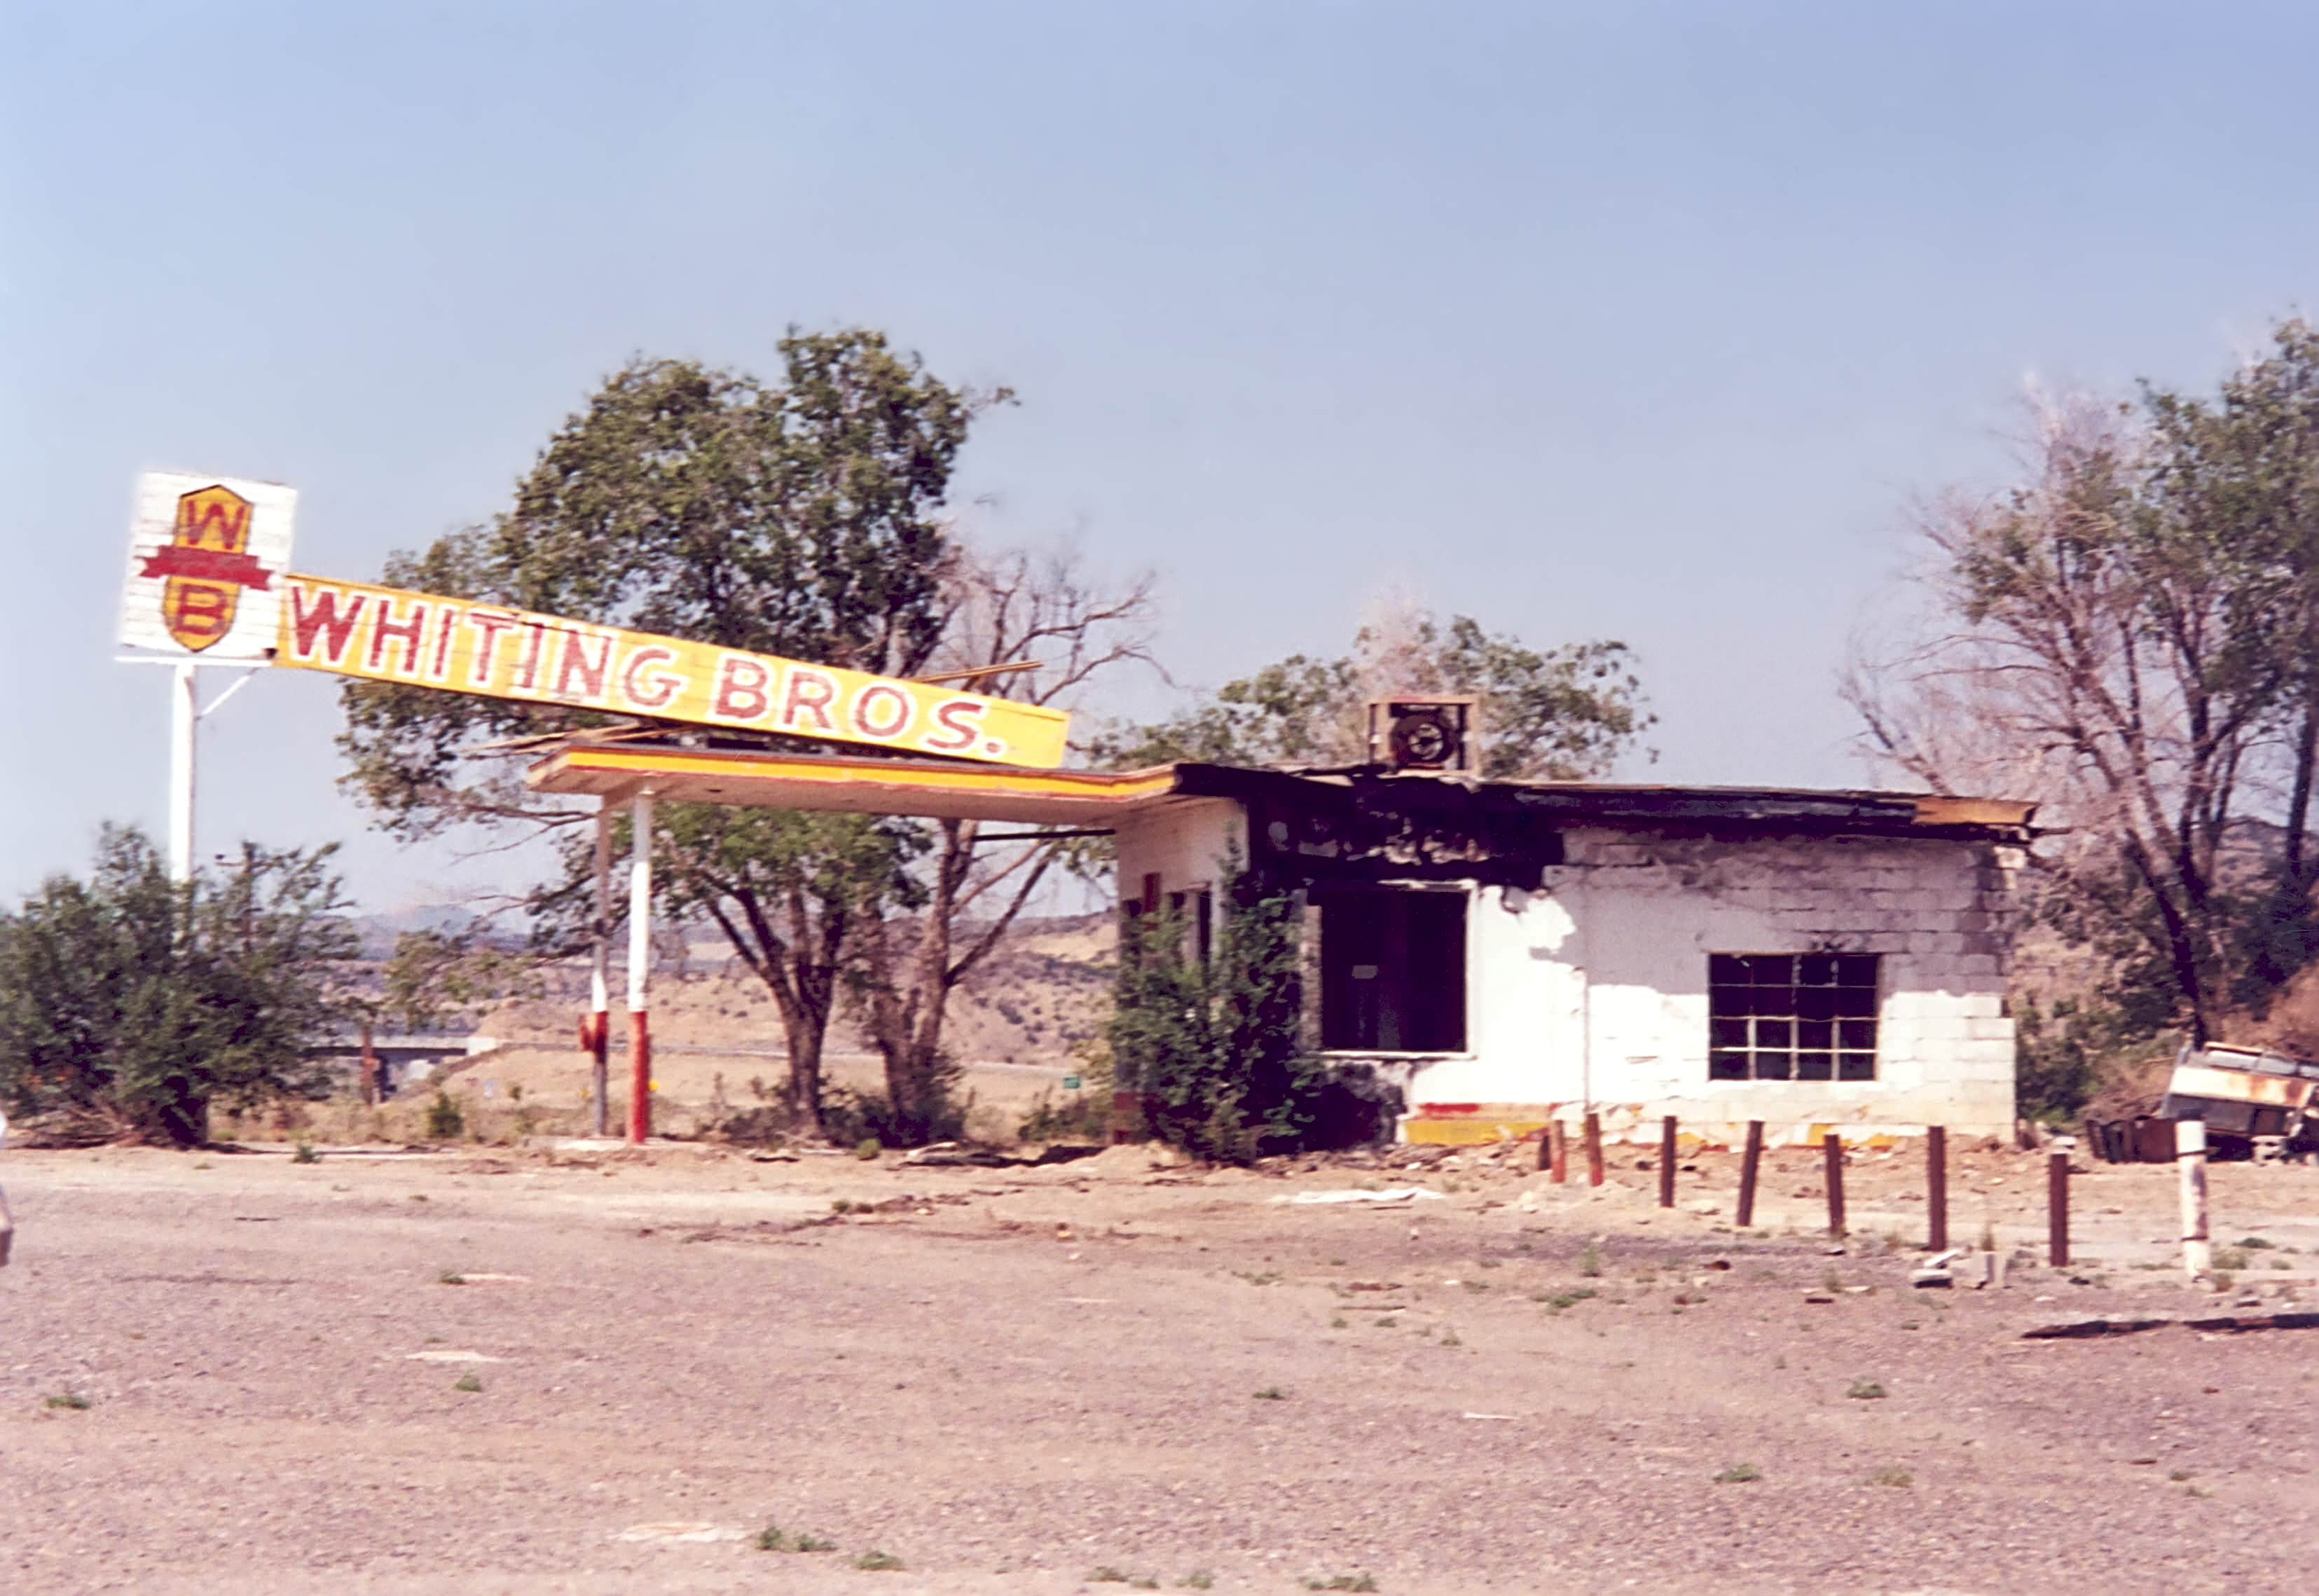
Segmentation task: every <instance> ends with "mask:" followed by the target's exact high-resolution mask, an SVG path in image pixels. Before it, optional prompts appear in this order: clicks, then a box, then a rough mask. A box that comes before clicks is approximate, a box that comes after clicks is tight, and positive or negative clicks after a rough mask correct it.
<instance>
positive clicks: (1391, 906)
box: [1313, 888, 1466, 1053]
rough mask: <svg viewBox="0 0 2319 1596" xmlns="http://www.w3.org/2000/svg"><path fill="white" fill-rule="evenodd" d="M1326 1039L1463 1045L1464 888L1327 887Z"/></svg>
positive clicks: (1336, 1045)
mask: <svg viewBox="0 0 2319 1596" xmlns="http://www.w3.org/2000/svg"><path fill="white" fill-rule="evenodd" d="M1313 901H1314V902H1315V903H1317V904H1318V905H1319V906H1320V910H1321V1045H1322V1047H1323V1048H1325V1049H1327V1050H1329V1051H1331V1052H1381V1053H1462V1052H1464V1051H1465V1050H1466V894H1465V893H1464V892H1463V891H1456V892H1425V891H1408V890H1395V889H1394V888H1321V889H1320V890H1318V891H1316V892H1314V893H1313Z"/></svg>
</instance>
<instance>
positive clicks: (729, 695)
mask: <svg viewBox="0 0 2319 1596" xmlns="http://www.w3.org/2000/svg"><path fill="white" fill-rule="evenodd" d="M772 681H773V675H772V672H770V671H768V670H766V669H765V668H764V666H762V665H761V664H759V663H757V662H756V661H754V660H753V659H751V658H750V657H749V656H748V655H747V654H726V656H725V657H724V658H723V659H722V660H720V661H718V662H717V697H716V702H715V703H714V704H712V705H711V706H710V707H709V711H708V712H709V713H710V714H711V715H714V716H715V717H717V719H719V720H756V719H759V718H761V717H762V716H763V715H764V713H765V711H766V710H767V709H769V708H772V700H771V699H770V698H769V697H768V696H767V695H766V691H765V690H766V689H767V688H768V687H770V686H771V685H772Z"/></svg>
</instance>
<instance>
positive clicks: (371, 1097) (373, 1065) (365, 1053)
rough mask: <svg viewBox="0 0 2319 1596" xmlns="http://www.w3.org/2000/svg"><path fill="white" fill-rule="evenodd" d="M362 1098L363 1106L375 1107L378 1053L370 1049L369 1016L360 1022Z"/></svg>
mask: <svg viewBox="0 0 2319 1596" xmlns="http://www.w3.org/2000/svg"><path fill="white" fill-rule="evenodd" d="M361 1069H362V1100H363V1106H364V1107H365V1108H375V1107H376V1106H377V1105H378V1099H379V1096H380V1093H379V1089H378V1055H377V1054H376V1053H375V1052H374V1051H372V1050H371V1045H370V1016H369V1015H368V1014H365V1015H364V1016H363V1023H362V1065H361Z"/></svg>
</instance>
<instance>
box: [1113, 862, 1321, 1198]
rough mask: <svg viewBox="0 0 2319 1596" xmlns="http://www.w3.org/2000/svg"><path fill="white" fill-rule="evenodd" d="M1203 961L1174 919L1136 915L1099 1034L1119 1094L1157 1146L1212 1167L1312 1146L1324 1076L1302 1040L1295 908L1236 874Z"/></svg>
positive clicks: (1221, 902) (1167, 915) (1236, 870)
mask: <svg viewBox="0 0 2319 1596" xmlns="http://www.w3.org/2000/svg"><path fill="white" fill-rule="evenodd" d="M1218 910H1219V916H1218V918H1219V924H1218V925H1217V927H1216V932H1215V935H1214V941H1213V942H1212V944H1211V946H1210V948H1209V951H1208V958H1207V959H1206V960H1205V962H1203V961H1201V960H1196V959H1195V958H1192V957H1190V956H1189V955H1188V954H1187V949H1186V943H1187V941H1188V936H1187V926H1186V924H1185V923H1184V920H1183V917H1182V916H1181V915H1178V914H1175V913H1172V912H1160V913H1151V914H1145V915H1141V916H1139V917H1138V918H1137V919H1136V920H1135V922H1134V923H1133V924H1132V925H1130V926H1129V927H1128V929H1127V932H1126V933H1125V935H1124V937H1123V945H1122V948H1121V951H1120V960H1119V976H1118V979H1117V981H1116V983H1115V985H1114V1002H1113V1009H1112V1015H1111V1018H1110V1020H1109V1021H1108V1022H1107V1023H1106V1025H1105V1040H1106V1041H1108V1042H1109V1043H1110V1047H1111V1056H1112V1068H1113V1070H1114V1077H1115V1078H1116V1080H1117V1082H1118V1084H1119V1085H1120V1086H1122V1087H1125V1088H1126V1089H1128V1090H1130V1091H1133V1092H1136V1093H1138V1094H1140V1095H1141V1101H1142V1104H1143V1107H1144V1113H1145V1114H1146V1116H1147V1117H1148V1118H1149V1120H1150V1128H1151V1132H1152V1133H1153V1134H1154V1135H1156V1136H1158V1137H1159V1138H1160V1140H1161V1141H1166V1142H1168V1143H1169V1144H1171V1145H1173V1146H1176V1147H1180V1148H1182V1149H1184V1150H1186V1151H1187V1152H1190V1153H1192V1154H1195V1155H1196V1156H1197V1157H1200V1158H1204V1159H1214V1160H1215V1161H1217V1162H1221V1163H1247V1162H1249V1161H1250V1160H1251V1159H1254V1158H1256V1157H1257V1156H1258V1154H1259V1153H1264V1152H1286V1151H1292V1150H1297V1149H1299V1148H1302V1147H1304V1146H1306V1145H1308V1144H1310V1143H1311V1142H1312V1141H1313V1140H1314V1137H1315V1132H1316V1131H1317V1130H1318V1129H1319V1127H1320V1126H1321V1124H1322V1117H1323V1115H1324V1114H1325V1113H1326V1112H1327V1110H1328V1105H1329V1098H1330V1096H1331V1094H1330V1086H1331V1078H1330V1074H1329V1071H1328V1069H1327V1067H1326V1066H1325V1065H1324V1064H1323V1063H1322V1060H1321V1059H1318V1058H1316V1057H1314V1056H1313V1054H1312V1053H1310V1052H1309V1051H1307V1050H1306V1049H1305V1047H1304V1038H1303V1021H1304V999H1303V992H1302V983H1301V979H1300V977H1299V973H1298V972H1299V966H1300V962H1301V950H1300V942H1301V940H1302V939H1301V937H1300V936H1299V933H1298V924H1299V921H1298V916H1297V910H1296V905H1295V899H1294V898H1293V897H1291V896H1290V895H1288V894H1287V893H1285V892H1267V891H1265V890H1264V889H1263V888H1261V887H1260V886H1259V884H1258V882H1257V881H1256V880H1255V879H1254V878H1253V877H1251V876H1250V874H1249V873H1248V872H1246V871H1245V870H1240V869H1239V868H1237V866H1236V865H1235V866H1234V867H1233V868H1232V869H1231V870H1230V871H1229V872H1228V874H1227V877H1226V879H1225V883H1224V888H1223V891H1222V892H1221V893H1220V894H1219V895H1218Z"/></svg>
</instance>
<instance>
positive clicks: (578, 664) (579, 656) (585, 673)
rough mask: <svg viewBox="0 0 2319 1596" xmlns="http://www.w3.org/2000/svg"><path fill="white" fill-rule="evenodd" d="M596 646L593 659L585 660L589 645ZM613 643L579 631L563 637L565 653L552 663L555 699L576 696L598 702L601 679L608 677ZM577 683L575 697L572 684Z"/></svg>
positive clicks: (567, 633) (601, 691)
mask: <svg viewBox="0 0 2319 1596" xmlns="http://www.w3.org/2000/svg"><path fill="white" fill-rule="evenodd" d="M591 643H593V644H595V645H596V657H595V658H594V659H592V660H591V659H590V658H589V657H588V645H590V644H591ZM611 670H612V640H611V639H610V638H609V637H591V636H587V635H586V634H585V633H582V632H566V633H564V654H563V657H562V658H561V659H559V660H557V661H556V663H555V692H556V696H557V697H558V698H567V697H579V698H589V699H600V698H602V697H603V696H604V679H605V678H606V677H607V676H609V675H610V674H611ZM575 680H576V681H578V682H579V684H580V690H579V692H578V693H577V694H574V693H573V690H572V684H573V681H575Z"/></svg>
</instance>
